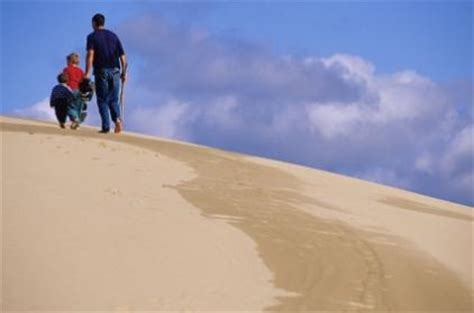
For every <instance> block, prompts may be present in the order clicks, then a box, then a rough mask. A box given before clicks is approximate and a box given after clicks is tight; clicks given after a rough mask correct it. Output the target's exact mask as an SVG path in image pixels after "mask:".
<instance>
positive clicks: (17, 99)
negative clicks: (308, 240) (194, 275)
mask: <svg viewBox="0 0 474 313" xmlns="http://www.w3.org/2000/svg"><path fill="white" fill-rule="evenodd" d="M96 12H101V13H103V14H105V16H106V18H107V20H106V26H107V27H108V28H111V29H112V30H114V31H116V32H117V34H118V35H119V36H120V37H121V39H122V42H123V44H124V47H125V50H126V52H127V54H128V57H129V59H130V64H131V75H130V82H129V84H128V87H127V88H128V89H127V108H128V109H127V110H128V112H127V114H128V116H129V119H128V128H129V129H131V130H135V131H140V132H144V133H149V134H154V135H159V136H167V137H173V138H178V139H182V140H187V141H193V142H197V143H201V144H206V145H212V146H217V147H221V148H225V149H230V150H235V151H239V152H244V153H250V154H257V155H261V156H266V157H272V158H278V159H282V160H285V161H290V162H295V163H300V164H304V165H308V166H313V167H318V168H323V169H328V170H331V171H336V172H339V173H342V174H347V175H351V176H356V177H361V178H364V179H369V180H372V181H377V182H381V183H385V184H389V185H393V186H397V187H401V188H406V189H410V190H414V191H417V192H422V193H425V194H429V195H432V196H435V197H441V198H445V199H449V200H452V201H457V202H461V203H466V204H471V205H472V204H473V203H474V199H473V198H474V197H473V195H472V186H473V182H472V179H473V178H472V143H471V142H472V69H473V64H472V52H473V51H472V50H473V40H472V14H473V5H472V2H471V1H438V2H434V1H426V2H421V1H417V2H413V1H396V2H385V1H370V2H360V1H352V2H351V1H347V2H334V1H333V2H321V1H307V2H293V1H291V2H290V1H288V2H284V1H281V2H280V1H279V2H270V1H247V2H243V1H233V2H224V1H220V2H201V1H200V2H158V1H134V2H118V1H114V2H111V1H2V2H1V47H0V49H1V64H0V66H1V69H2V70H1V89H0V93H1V105H2V112H3V113H5V114H13V115H26V116H32V117H37V118H50V117H51V114H50V113H51V112H49V113H48V112H47V111H46V110H47V108H45V107H43V106H44V104H45V103H46V102H45V99H47V97H48V95H49V92H50V89H51V87H52V86H53V85H54V83H55V76H56V74H57V73H58V72H59V71H60V70H61V69H62V68H63V66H64V62H65V60H64V59H65V56H66V55H67V54H68V53H70V52H71V51H78V52H80V53H81V54H82V55H84V52H85V47H84V46H85V38H86V36H87V34H88V33H89V32H90V31H91V26H90V19H91V17H92V15H93V14H94V13H96ZM96 113H97V112H96V109H95V108H94V106H91V114H90V115H91V118H90V119H89V122H90V123H92V124H96V123H97V114H96ZM150 116H151V118H150ZM398 136H402V137H401V138H398Z"/></svg>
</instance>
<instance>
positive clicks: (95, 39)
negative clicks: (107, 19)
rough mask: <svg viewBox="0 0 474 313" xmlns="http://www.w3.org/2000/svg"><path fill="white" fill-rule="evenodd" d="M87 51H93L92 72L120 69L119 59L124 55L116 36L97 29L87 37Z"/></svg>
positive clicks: (108, 31) (107, 31)
mask: <svg viewBox="0 0 474 313" xmlns="http://www.w3.org/2000/svg"><path fill="white" fill-rule="evenodd" d="M87 50H94V64H93V65H94V72H96V71H97V70H100V69H103V68H120V62H119V57H120V56H122V55H124V54H125V52H124V51H123V47H122V43H121V42H120V40H119V38H118V37H117V35H115V34H114V33H113V32H111V31H110V30H107V29H99V30H96V31H94V32H92V33H90V34H89V35H88V36H87Z"/></svg>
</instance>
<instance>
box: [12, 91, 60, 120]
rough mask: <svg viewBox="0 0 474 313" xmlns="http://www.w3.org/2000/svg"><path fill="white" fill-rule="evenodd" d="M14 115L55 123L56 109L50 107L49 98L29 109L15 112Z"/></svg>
mask: <svg viewBox="0 0 474 313" xmlns="http://www.w3.org/2000/svg"><path fill="white" fill-rule="evenodd" d="M13 113H14V114H15V115H17V116H20V117H25V118H32V119H39V120H46V121H55V120H56V115H55V113H54V109H53V108H51V107H50V106H49V97H48V98H45V99H43V100H41V101H39V102H37V103H35V104H33V105H31V106H29V107H25V108H22V109H17V110H14V111H13Z"/></svg>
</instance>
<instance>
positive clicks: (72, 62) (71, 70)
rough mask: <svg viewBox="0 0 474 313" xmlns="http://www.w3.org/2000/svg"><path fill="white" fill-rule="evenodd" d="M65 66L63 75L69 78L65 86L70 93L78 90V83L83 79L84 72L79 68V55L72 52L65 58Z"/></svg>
mask: <svg viewBox="0 0 474 313" xmlns="http://www.w3.org/2000/svg"><path fill="white" fill-rule="evenodd" d="M66 60H67V66H66V67H65V68H64V70H63V73H64V74H66V75H67V77H69V80H68V82H67V85H68V86H69V87H70V88H71V90H72V91H76V90H78V89H79V83H80V82H81V80H82V78H83V77H84V71H83V70H81V68H80V67H79V63H80V57H79V54H78V53H76V52H73V53H71V54H69V55H68V56H67V57H66Z"/></svg>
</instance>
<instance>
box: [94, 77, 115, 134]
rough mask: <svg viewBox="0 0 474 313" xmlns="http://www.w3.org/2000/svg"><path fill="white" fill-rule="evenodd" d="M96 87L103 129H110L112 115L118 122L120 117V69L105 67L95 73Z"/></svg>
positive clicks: (113, 119)
mask: <svg viewBox="0 0 474 313" xmlns="http://www.w3.org/2000/svg"><path fill="white" fill-rule="evenodd" d="M94 76H95V88H96V94H97V105H98V107H99V113H100V118H101V119H102V130H103V131H109V130H110V117H112V121H114V123H115V122H117V119H120V107H119V103H118V101H119V91H120V69H118V68H103V69H97V70H96V71H95V73H94Z"/></svg>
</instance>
